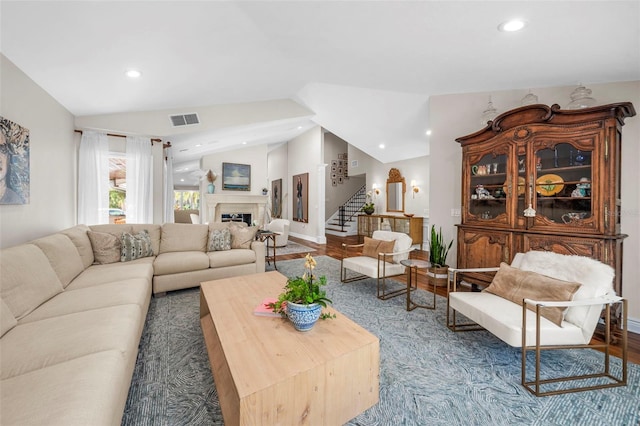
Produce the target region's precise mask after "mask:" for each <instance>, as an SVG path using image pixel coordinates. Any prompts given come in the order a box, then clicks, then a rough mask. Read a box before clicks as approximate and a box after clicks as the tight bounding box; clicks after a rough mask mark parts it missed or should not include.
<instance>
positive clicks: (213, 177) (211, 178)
mask: <svg viewBox="0 0 640 426" xmlns="http://www.w3.org/2000/svg"><path fill="white" fill-rule="evenodd" d="M217 177H218V176H217V175H216V174H215V173H213V171H211V169H209V171H208V172H207V180H208V181H209V185H208V186H207V192H208V193H209V194H213V192H214V191H215V190H216V186H215V185H214V184H213V182H215V180H216V178H217Z"/></svg>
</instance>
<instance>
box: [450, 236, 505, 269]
mask: <svg viewBox="0 0 640 426" xmlns="http://www.w3.org/2000/svg"><path fill="white" fill-rule="evenodd" d="M513 252H514V251H513V234H512V233H511V232H500V231H496V230H477V229H468V228H462V227H459V228H458V267H459V268H488V267H494V266H500V262H507V263H510V262H511V256H512V255H513Z"/></svg>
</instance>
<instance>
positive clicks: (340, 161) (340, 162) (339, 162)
mask: <svg viewBox="0 0 640 426" xmlns="http://www.w3.org/2000/svg"><path fill="white" fill-rule="evenodd" d="M342 166H344V162H343V161H342V160H338V168H340V167H342Z"/></svg>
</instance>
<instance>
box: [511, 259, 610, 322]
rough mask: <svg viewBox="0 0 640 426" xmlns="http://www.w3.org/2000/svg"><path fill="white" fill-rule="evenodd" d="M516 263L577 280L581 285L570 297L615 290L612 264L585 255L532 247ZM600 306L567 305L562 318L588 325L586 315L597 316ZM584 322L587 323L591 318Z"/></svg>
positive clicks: (588, 296)
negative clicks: (567, 307) (532, 248)
mask: <svg viewBox="0 0 640 426" xmlns="http://www.w3.org/2000/svg"><path fill="white" fill-rule="evenodd" d="M518 266H519V268H520V269H523V270H525V271H533V272H537V273H539V274H543V275H546V276H548V277H552V278H556V279H559V280H564V281H573V282H579V283H580V284H582V286H580V288H579V289H578V291H576V293H575V295H574V296H573V300H584V299H592V298H594V297H600V296H604V295H605V294H615V291H614V290H613V278H614V276H615V271H614V270H613V268H612V267H610V266H609V265H605V264H604V263H602V262H600V261H598V260H595V259H591V258H589V257H584V256H575V255H564V254H559V253H553V252H548V251H535V250H533V251H529V252H527V253H525V254H524V256H523V257H522V259H521V261H520V264H519V265H518ZM601 310H602V308H601V307H600V308H599V307H597V306H596V307H581V306H580V307H571V308H569V309H568V310H567V313H566V315H565V320H566V321H568V322H571V323H573V324H576V325H578V326H579V327H581V328H584V327H585V326H587V327H588V326H590V324H586V323H585V321H586V320H587V319H588V318H587V317H589V318H593V317H594V315H597V317H599V312H600V311H601ZM595 311H598V313H597V314H596V313H595ZM596 321H597V320H596ZM587 322H588V323H591V322H592V319H591V320H589V321H587Z"/></svg>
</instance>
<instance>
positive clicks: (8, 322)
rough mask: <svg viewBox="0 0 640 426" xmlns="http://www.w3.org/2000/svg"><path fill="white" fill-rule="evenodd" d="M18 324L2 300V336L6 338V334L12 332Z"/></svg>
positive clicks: (0, 310) (0, 324) (0, 301)
mask: <svg viewBox="0 0 640 426" xmlns="http://www.w3.org/2000/svg"><path fill="white" fill-rule="evenodd" d="M16 324H18V321H16V318H15V317H14V316H13V314H12V313H11V310H10V309H9V307H8V306H7V304H6V303H4V300H2V299H1V298H0V336H4V333H6V332H7V331H9V330H11V329H12V328H13V327H15V326H16Z"/></svg>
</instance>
